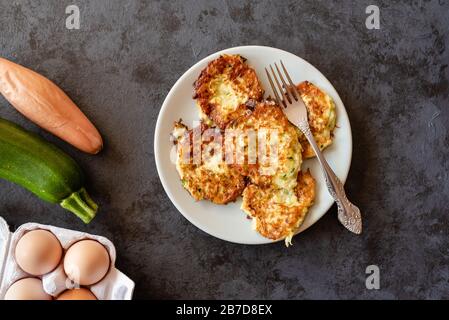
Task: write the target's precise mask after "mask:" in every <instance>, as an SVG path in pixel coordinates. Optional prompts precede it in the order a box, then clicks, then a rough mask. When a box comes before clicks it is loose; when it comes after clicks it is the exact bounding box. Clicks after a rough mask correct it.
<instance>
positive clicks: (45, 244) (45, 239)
mask: <svg viewBox="0 0 449 320" xmlns="http://www.w3.org/2000/svg"><path fill="white" fill-rule="evenodd" d="M61 257H62V247H61V244H60V243H59V241H58V239H57V238H56V237H55V235H54V234H53V233H51V232H50V231H47V230H33V231H30V232H27V233H26V234H25V235H24V236H22V238H20V239H19V241H18V242H17V246H16V250H15V258H16V261H17V264H18V265H19V267H20V268H22V270H23V271H25V272H27V273H29V274H31V275H33V276H40V275H43V274H46V273H49V272H51V271H53V270H54V269H55V268H56V267H57V266H58V264H59V262H60V261H61Z"/></svg>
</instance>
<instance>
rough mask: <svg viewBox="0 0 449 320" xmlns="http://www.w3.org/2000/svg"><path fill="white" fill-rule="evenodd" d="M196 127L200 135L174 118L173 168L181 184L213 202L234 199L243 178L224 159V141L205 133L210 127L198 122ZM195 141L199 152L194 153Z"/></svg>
mask: <svg viewBox="0 0 449 320" xmlns="http://www.w3.org/2000/svg"><path fill="white" fill-rule="evenodd" d="M197 129H198V130H199V132H200V134H199V135H195V134H194V133H193V129H192V130H188V128H187V127H186V126H184V125H183V124H182V123H180V122H177V123H175V128H174V130H173V134H172V135H173V137H174V138H175V142H176V144H177V157H176V169H177V171H178V173H179V176H180V178H181V181H182V184H183V186H184V188H185V189H186V190H187V191H189V193H190V194H191V195H192V197H193V198H194V199H195V200H197V201H198V200H203V199H206V200H210V201H212V202H213V203H216V204H226V203H229V202H231V201H235V199H237V197H238V196H240V195H241V194H242V192H243V189H244V188H245V186H246V182H245V178H244V177H243V176H242V175H241V174H240V173H239V172H238V171H237V170H236V169H234V168H232V167H231V166H229V165H227V164H226V163H225V162H224V152H223V142H222V141H220V140H219V139H216V138H215V137H216V136H215V135H214V134H209V135H207V134H206V130H208V129H210V128H209V127H208V126H207V125H205V124H201V127H199V128H197ZM209 132H212V133H213V132H214V131H210V130H209ZM217 133H219V134H221V133H220V132H217ZM194 141H195V142H196V143H197V144H196V145H197V146H200V149H199V148H198V149H197V150H201V152H200V153H194V148H195V147H194ZM195 154H198V155H199V156H198V157H196V156H195Z"/></svg>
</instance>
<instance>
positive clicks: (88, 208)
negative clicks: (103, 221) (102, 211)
mask: <svg viewBox="0 0 449 320" xmlns="http://www.w3.org/2000/svg"><path fill="white" fill-rule="evenodd" d="M61 207H63V208H64V209H67V210H69V211H71V212H73V213H74V214H76V215H77V216H78V217H79V218H80V219H81V220H83V222H84V223H86V224H87V223H89V222H90V221H91V220H92V219H93V218H94V217H95V214H96V213H97V210H98V205H97V204H96V203H95V202H94V201H93V200H92V198H91V197H90V196H89V194H88V193H87V191H86V189H85V188H81V189H80V190H79V191H77V192H74V193H72V194H71V195H70V196H68V197H67V198H65V199H64V200H62V201H61Z"/></svg>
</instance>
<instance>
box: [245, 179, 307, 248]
mask: <svg viewBox="0 0 449 320" xmlns="http://www.w3.org/2000/svg"><path fill="white" fill-rule="evenodd" d="M314 199H315V180H314V179H313V177H312V175H311V174H310V172H309V171H307V172H305V173H302V172H299V174H298V179H297V185H296V187H295V188H294V190H293V191H288V192H286V189H282V188H277V187H276V186H274V185H272V186H269V187H260V186H258V185H255V184H251V185H249V186H248V187H246V189H245V191H244V192H243V204H242V209H243V210H244V211H245V212H246V213H247V214H249V215H250V216H251V217H252V218H253V219H254V220H253V221H254V228H255V229H256V230H257V232H259V233H260V234H261V235H262V236H264V237H266V238H268V239H272V240H279V239H285V243H286V245H287V246H288V245H290V244H291V239H292V237H293V236H294V234H295V233H296V231H297V230H298V229H299V227H300V226H301V224H302V223H303V222H304V219H305V217H306V214H307V212H308V210H309V208H310V207H311V206H312V205H313V202H314Z"/></svg>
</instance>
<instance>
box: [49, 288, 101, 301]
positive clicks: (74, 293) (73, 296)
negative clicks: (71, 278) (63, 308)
mask: <svg viewBox="0 0 449 320" xmlns="http://www.w3.org/2000/svg"><path fill="white" fill-rule="evenodd" d="M56 300H97V297H95V295H94V294H93V293H92V292H91V291H90V290H88V289H86V288H79V289H70V290H66V291H64V292H63V293H61V294H60V295H59V297H58V298H57V299H56Z"/></svg>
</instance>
